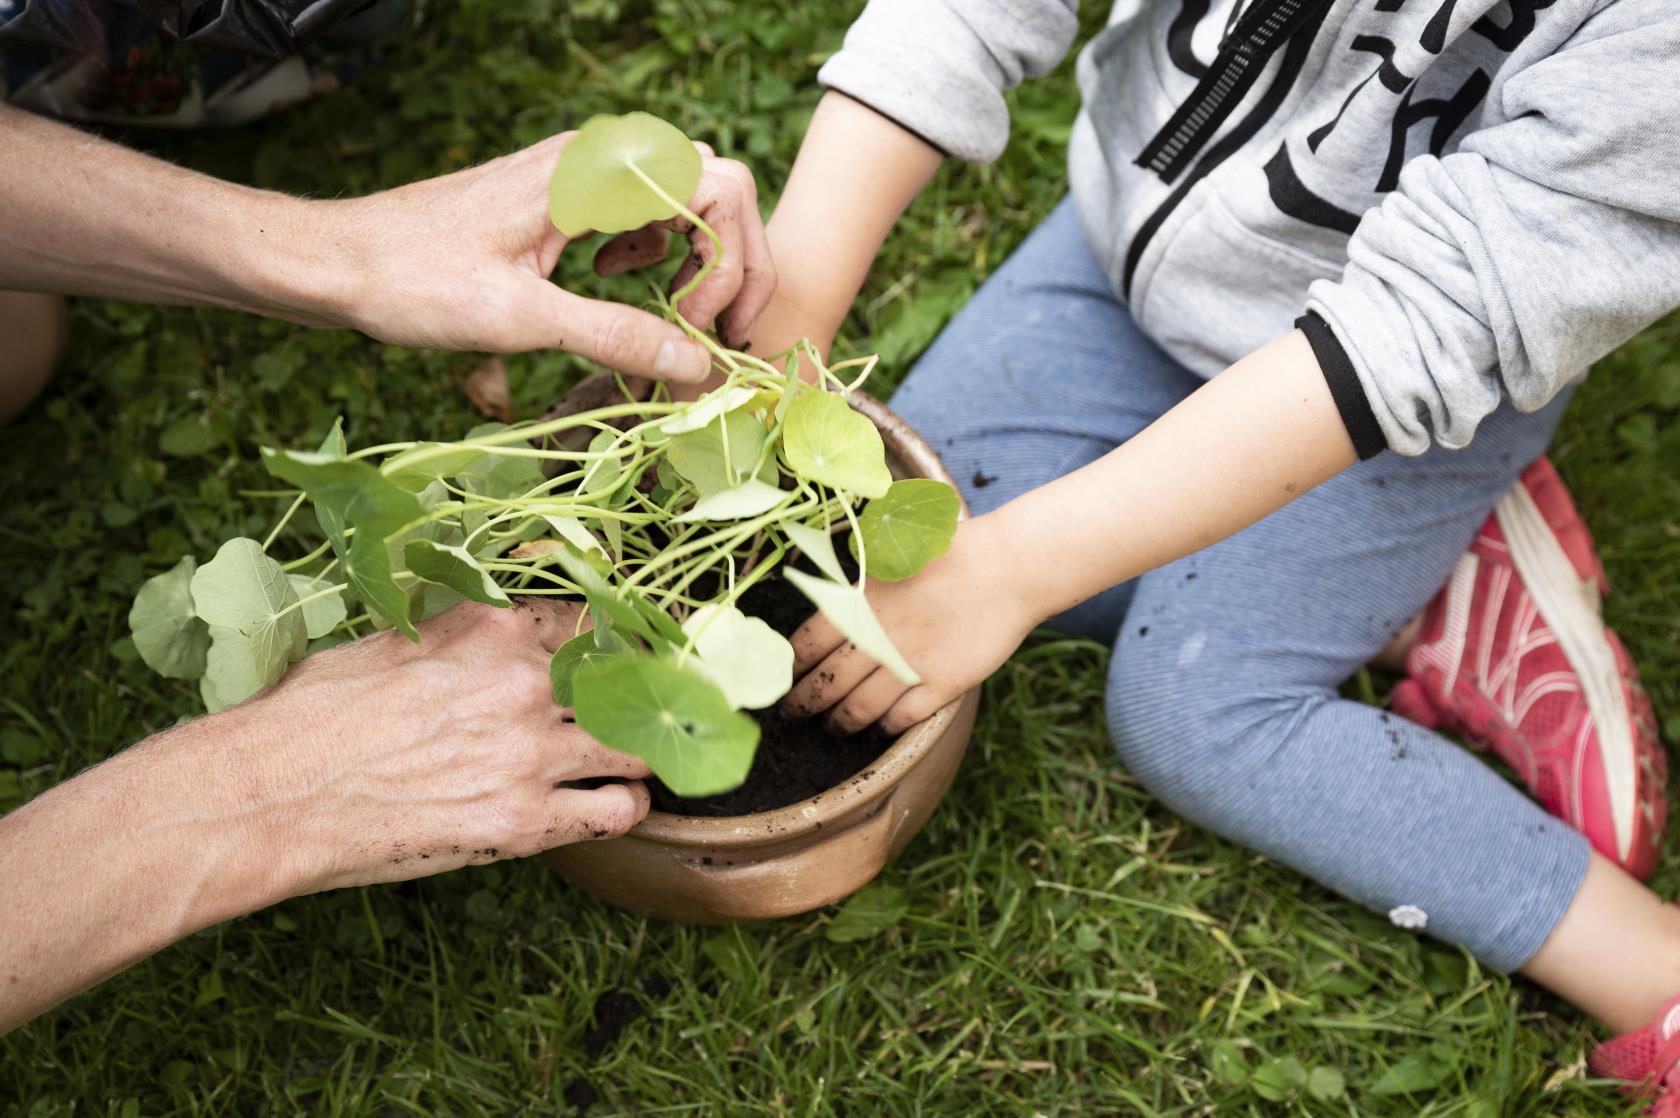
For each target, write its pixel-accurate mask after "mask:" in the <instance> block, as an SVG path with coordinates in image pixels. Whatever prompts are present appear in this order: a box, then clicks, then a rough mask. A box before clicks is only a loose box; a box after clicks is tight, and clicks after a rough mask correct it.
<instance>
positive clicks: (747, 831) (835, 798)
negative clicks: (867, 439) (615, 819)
mask: <svg viewBox="0 0 1680 1118" xmlns="http://www.w3.org/2000/svg"><path fill="white" fill-rule="evenodd" d="M850 402H851V405H852V407H854V408H856V409H857V410H858V411H860V412H862V413H863V414H864V415H866V416H868V417H869V419H870V422H872V423H874V424H875V426H876V428H877V429H879V430H880V432H881V438H882V440H883V441H885V442H886V444H887V453H888V455H889V456H890V457H892V458H896V459H897V460H898V461H899V463H900V464H901V465H902V466H904V467H905V469H906V472H907V473H908V474H909V475H910V476H913V477H925V478H932V479H934V480H936V481H943V482H946V483H947V484H949V485H951V486H952V487H953V488H955V487H956V482H955V481H954V480H953V479H952V477H951V474H950V471H948V470H946V469H945V464H944V463H943V462H941V461H940V460H939V455H938V454H936V453H935V452H934V450H933V448H932V447H930V446H928V445H927V443H926V442H924V441H923V440H922V438H921V436H920V435H918V434H916V433H915V431H913V430H912V429H911V427H910V425H909V424H908V423H906V422H904V420H903V419H901V418H900V417H899V416H898V414H897V413H896V412H894V411H893V410H892V409H890V408H888V407H887V406H886V405H885V404H883V403H881V402H880V401H879V400H877V399H875V397H873V396H871V395H869V394H868V393H867V392H862V391H858V392H854V393H852V396H851V401H850ZM967 514H968V510H967V509H966V508H965V509H964V510H963V513H962V515H964V516H967ZM967 698H968V694H967V693H965V694H963V695H959V696H957V697H956V698H955V699H953V700H951V701H950V702H949V703H947V704H945V706H943V707H941V708H940V709H939V710H937V711H935V712H934V713H933V714H932V715H930V716H929V717H927V718H924V719H923V720H922V721H920V722H918V723H916V724H915V725H914V726H912V727H910V728H909V729H908V730H906V731H904V733H902V734H900V735H899V736H898V740H897V741H895V742H893V743H892V745H890V746H888V747H887V751H886V752H885V753H883V754H881V755H880V756H879V757H877V758H876V759H875V761H874V763H873V764H871V765H870V766H869V767H868V768H867V769H865V770H864V771H863V773H862V774H859V775H854V776H849V777H847V778H846V779H845V780H843V781H841V782H840V783H839V784H836V785H834V786H833V787H832V788H826V789H824V790H823V791H821V792H818V793H817V794H816V795H815V796H812V797H811V798H810V799H807V800H800V801H799V802H798V803H793V804H788V805H787V806H786V807H778V808H772V809H771V810H769V811H760V812H755V813H754V814H752V815H724V816H702V815H673V814H671V813H669V812H664V811H653V812H649V813H648V815H647V817H646V818H645V819H643V820H642V821H641V822H640V823H638V824H636V826H634V827H633V828H631V829H630V832H629V833H630V834H631V835H633V836H635V837H636V838H639V839H642V840H644V841H646V842H654V843H660V844H664V845H671V846H704V847H707V848H711V849H730V848H735V847H743V846H754V845H757V844H759V843H762V842H764V841H765V840H766V839H768V838H771V837H774V838H775V839H776V840H777V841H783V840H786V839H793V838H799V837H802V836H804V835H807V834H813V833H815V832H817V831H819V830H821V829H822V828H824V827H826V826H828V825H829V824H831V823H835V822H837V821H839V820H841V819H843V818H844V817H846V816H847V815H849V814H851V813H853V812H855V811H856V810H857V809H858V807H859V806H860V805H863V804H866V803H869V802H871V801H875V800H879V799H881V798H882V797H884V796H885V794H886V793H887V792H889V791H890V790H891V789H892V787H893V786H894V785H896V784H897V783H898V782H899V781H901V780H903V779H904V777H905V776H906V775H908V774H909V773H910V771H911V770H912V769H914V768H915V767H916V765H917V764H919V763H920V762H921V760H922V758H924V757H925V756H927V754H928V753H929V752H930V751H931V750H932V749H933V747H934V744H935V743H936V742H938V741H939V739H940V737H941V736H943V734H944V733H945V731H946V729H947V728H948V727H949V726H950V725H951V723H952V722H953V721H955V720H956V717H957V712H958V711H959V710H960V709H961V707H962V704H963V702H964V700H965V699H967Z"/></svg>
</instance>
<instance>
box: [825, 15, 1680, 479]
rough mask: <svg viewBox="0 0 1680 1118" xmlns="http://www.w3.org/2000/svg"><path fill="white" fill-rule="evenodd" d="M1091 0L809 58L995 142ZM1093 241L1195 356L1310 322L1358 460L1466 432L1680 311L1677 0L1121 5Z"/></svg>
mask: <svg viewBox="0 0 1680 1118" xmlns="http://www.w3.org/2000/svg"><path fill="white" fill-rule="evenodd" d="M1076 4H1077V0H871V3H870V4H869V6H868V8H867V9H866V10H865V11H864V13H863V15H862V16H860V17H859V18H858V20H857V22H856V23H855V24H854V25H853V26H852V28H851V30H850V31H849V32H848V33H847V35H846V41H845V46H844V48H843V49H842V50H841V51H840V52H839V53H838V54H837V55H835V56H834V57H833V58H832V59H830V60H829V61H828V63H827V64H826V65H825V66H824V67H823V69H822V72H821V74H820V80H821V81H822V82H823V83H824V84H825V85H828V86H830V87H831V88H834V89H837V90H839V91H841V92H843V93H845V94H847V95H849V96H851V97H853V98H856V99H857V100H859V101H861V102H863V103H865V104H867V105H870V106H871V107H873V108H875V109H876V110H877V111H879V112H881V113H883V114H885V115H886V116H889V117H891V118H893V119H894V120H897V121H899V122H900V123H902V124H903V125H904V126H905V127H907V128H909V129H910V130H912V131H914V132H916V133H918V134H920V135H921V136H923V137H925V138H926V139H927V140H928V141H929V142H930V143H932V144H934V145H935V146H936V147H939V148H940V149H942V150H943V151H945V152H946V153H948V154H950V155H953V156H957V157H959V158H962V159H968V160H981V161H983V160H990V159H993V158H996V156H997V155H998V153H999V152H1001V151H1002V150H1003V147H1004V144H1005V142H1006V140H1007V137H1008V130H1009V120H1008V111H1007V109H1006V107H1005V103H1004V99H1003V93H1004V91H1005V90H1006V89H1008V88H1010V87H1011V86H1013V85H1015V84H1016V83H1018V82H1020V81H1021V80H1023V79H1025V78H1028V77H1034V76H1038V75H1042V74H1044V73H1046V72H1048V71H1049V70H1051V69H1052V68H1054V66H1055V65H1056V63H1057V62H1058V61H1059V60H1060V59H1061V58H1062V56H1063V55H1065V54H1066V52H1067V50H1068V49H1069V46H1070V45H1071V43H1072V41H1073V38H1074V36H1075V34H1076V32H1077V22H1076V20H1075V15H1074V10H1073V9H1074V7H1075V6H1076ZM1079 87H1080V90H1081V92H1082V93H1083V95H1084V108H1083V110H1082V111H1081V113H1080V115H1079V119H1078V121H1077V123H1076V124H1075V127H1074V131H1073V139H1072V142H1071V144H1070V146H1069V152H1068V169H1069V177H1070V179H1071V181H1072V187H1073V195H1074V198H1075V200H1076V202H1077V205H1078V208H1079V213H1080V216H1081V219H1082V221H1083V223H1084V227H1085V232H1086V236H1087V238H1088V239H1089V241H1090V243H1091V247H1092V249H1093V250H1094V251H1095V253H1096V255H1097V258H1098V259H1099V260H1100V261H1101V262H1102V265H1103V267H1104V269H1105V270H1106V271H1107V273H1108V276H1109V279H1110V282H1111V283H1112V284H1113V285H1114V289H1115V291H1116V292H1118V293H1119V294H1120V295H1121V296H1122V297H1123V298H1124V299H1125V300H1126V301H1127V303H1128V305H1129V306H1130V308H1131V312H1132V314H1133V316H1134V317H1135V318H1136V319H1137V321H1138V323H1139V325H1140V326H1141V327H1142V328H1143V329H1144V330H1146V331H1147V332H1148V333H1149V334H1150V335H1151V336H1153V337H1154V338H1155V339H1156V340H1157V341H1159V342H1160V343H1161V344H1162V345H1163V346H1164V347H1165V348H1166V349H1167V350H1168V351H1169V352H1170V353H1172V354H1173V355H1174V356H1175V357H1177V358H1178V359H1179V360H1180V361H1182V362H1183V363H1184V364H1185V365H1187V366H1188V367H1189V368H1191V369H1193V370H1195V371H1197V372H1199V373H1201V374H1202V375H1204V376H1208V375H1212V374H1213V373H1215V372H1217V371H1218V370H1220V369H1222V368H1223V367H1224V366H1226V365H1227V364H1229V363H1230V362H1232V361H1234V360H1235V359H1237V358H1239V357H1241V356H1242V355H1244V354H1245V353H1248V352H1249V351H1251V350H1253V349H1254V348H1256V347H1257V346H1259V345H1260V344H1262V343H1264V342H1266V341H1267V340H1269V339H1271V338H1273V337H1276V336H1277V335H1278V334H1281V333H1283V332H1285V331H1286V330H1288V329H1289V328H1290V326H1291V324H1294V323H1297V322H1298V321H1299V323H1300V324H1301V325H1302V327H1303V329H1305V330H1306V333H1307V336H1308V339H1309V340H1310V341H1311V342H1312V344H1313V348H1314V351H1315V352H1316V353H1317V355H1318V357H1319V362H1320V364H1321V365H1322V366H1323V367H1324V370H1325V375H1326V377H1327V379H1328V380H1329V382H1330V388H1331V391H1332V394H1333V395H1334V397H1335V399H1336V402H1337V405H1338V407H1339V408H1340V410H1341V413H1342V417H1343V419H1344V421H1345V422H1346V423H1347V426H1348V430H1349V433H1350V434H1351V435H1352V436H1353V438H1354V443H1355V445H1356V446H1357V447H1358V448H1359V450H1360V453H1361V454H1364V455H1370V454H1374V453H1377V452H1378V451H1379V450H1381V449H1382V448H1384V447H1392V448H1393V449H1395V450H1397V451H1400V452H1401V453H1406V454H1417V453H1421V452H1422V451H1423V450H1424V449H1425V448H1426V447H1428V446H1429V445H1430V443H1431V442H1432V441H1433V442H1437V443H1440V444H1443V445H1446V446H1452V447H1457V446H1463V445H1465V444H1466V443H1468V442H1469V441H1470V439H1471V437H1472V436H1473V435H1474V434H1475V431H1476V425H1477V424H1478V423H1479V422H1480V421H1481V419H1482V417H1483V416H1485V415H1487V414H1489V413H1490V412H1492V411H1493V410H1494V409H1495V408H1496V407H1497V406H1498V405H1499V403H1500V401H1501V400H1502V399H1510V400H1511V401H1512V402H1513V403H1514V404H1515V405H1516V406H1517V407H1519V408H1523V409H1530V410H1531V409H1534V408H1538V407H1540V406H1541V405H1542V404H1544V403H1545V402H1546V401H1547V400H1549V399H1551V398H1552V397H1553V396H1554V395H1555V394H1556V393H1557V392H1558V391H1559V390H1560V389H1561V388H1562V387H1563V386H1564V385H1566V384H1567V383H1569V382H1570V381H1572V380H1574V379H1577V378H1579V377H1580V376H1582V375H1584V374H1585V372H1586V370H1587V367H1588V366H1589V365H1590V364H1592V362H1594V361H1595V360H1597V359H1598V358H1599V357H1601V356H1603V355H1604V354H1605V353H1607V352H1609V351H1610V350H1611V349H1613V348H1615V347H1616V346H1618V345H1620V344H1621V343H1622V342H1624V341H1626V340H1627V339H1628V338H1629V337H1631V336H1632V335H1633V334H1634V333H1636V332H1637V331H1639V330H1640V329H1642V328H1643V327H1644V326H1646V325H1648V324H1649V323H1651V322H1653V321H1654V320H1656V319H1657V318H1658V317H1660V316H1661V315H1663V314H1664V313H1666V312H1667V311H1669V310H1671V309H1673V308H1674V307H1676V306H1680V0H1499V2H1497V3H1495V2H1491V0H1246V2H1242V0H1118V2H1117V3H1116V4H1115V6H1114V10H1113V13H1112V15H1111V17H1110V20H1109V24H1108V27H1107V28H1106V29H1105V30H1104V31H1103V32H1101V33H1100V34H1099V35H1098V36H1097V37H1096V38H1095V39H1094V40H1092V42H1091V44H1090V45H1089V46H1088V47H1087V48H1086V50H1085V52H1084V54H1083V55H1082V56H1081V57H1080V59H1079Z"/></svg>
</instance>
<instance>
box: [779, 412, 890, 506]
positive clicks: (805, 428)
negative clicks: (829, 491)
mask: <svg viewBox="0 0 1680 1118" xmlns="http://www.w3.org/2000/svg"><path fill="white" fill-rule="evenodd" d="M786 422H787V430H786V434H785V435H784V436H783V442H782V450H783V453H784V454H785V455H786V457H787V462H788V465H789V467H791V468H792V469H793V470H794V472H795V473H798V474H799V475H801V476H802V477H807V478H810V479H811V480H812V481H816V482H820V483H822V484H823V485H827V486H829V487H830V488H833V489H842V490H845V491H847V492H850V493H856V494H858V495H859V496H862V497H884V496H886V494H887V489H888V488H889V487H890V486H891V485H892V474H891V473H890V472H889V471H888V470H887V462H886V458H885V455H884V453H883V448H882V446H881V436H880V433H879V432H877V431H876V430H875V428H874V426H873V425H872V424H871V423H870V422H869V420H867V419H865V418H864V417H863V416H861V415H859V414H858V413H857V412H855V411H853V410H852V409H851V408H849V407H847V406H846V401H845V400H843V399H841V398H840V397H839V396H836V395H832V394H829V393H825V392H800V393H798V394H797V395H795V396H794V398H793V402H792V403H791V404H789V405H788V409H787V420H786Z"/></svg>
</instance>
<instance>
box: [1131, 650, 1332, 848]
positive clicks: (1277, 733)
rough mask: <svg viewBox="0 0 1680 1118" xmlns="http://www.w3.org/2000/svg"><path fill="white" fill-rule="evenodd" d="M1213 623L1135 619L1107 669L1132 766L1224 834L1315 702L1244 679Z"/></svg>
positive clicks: (1173, 802) (1177, 806)
mask: <svg viewBox="0 0 1680 1118" xmlns="http://www.w3.org/2000/svg"><path fill="white" fill-rule="evenodd" d="M1219 639H1220V638H1219V636H1218V635H1216V634H1214V633H1212V632H1210V631H1209V630H1206V629H1202V628H1196V627H1186V628H1181V627H1177V626H1173V625H1171V624H1170V623H1169V624H1165V625H1163V624H1159V623H1157V624H1156V625H1155V626H1154V627H1153V628H1152V627H1151V626H1149V625H1146V624H1141V623H1139V622H1137V621H1135V620H1133V621H1129V622H1128V623H1127V625H1126V627H1125V630H1124V632H1123V634H1122V636H1121V637H1120V639H1119V641H1118V642H1117V643H1116V645H1115V650H1114V658H1113V661H1112V663H1111V666H1110V670H1109V683H1108V726H1109V734H1110V736H1111V737H1112V738H1113V740H1114V747H1115V750H1116V752H1117V753H1118V754H1119V756H1120V760H1121V761H1122V762H1123V763H1124V764H1125V766H1126V768H1127V770H1128V771H1129V772H1130V773H1131V774H1132V775H1133V776H1134V777H1136V778H1137V780H1138V781H1139V783H1141V784H1142V785H1143V786H1144V787H1145V788H1147V789H1148V790H1149V791H1150V793H1151V794H1152V795H1153V796H1154V797H1155V798H1156V799H1158V800H1160V801H1161V802H1162V803H1164V804H1165V805H1166V806H1167V807H1169V808H1171V809H1172V810H1173V811H1175V812H1177V813H1178V814H1179V815H1182V816H1184V817H1185V818H1186V819H1189V820H1191V821H1193V822H1196V823H1199V824H1202V825H1204V826H1208V827H1211V828H1213V829H1215V830H1218V831H1221V832H1222V833H1230V832H1233V831H1241V830H1242V827H1241V820H1240V819H1239V818H1235V817H1234V816H1237V815H1240V814H1241V811H1242V808H1243V805H1244V804H1245V803H1250V802H1253V797H1252V796H1251V795H1245V793H1246V792H1251V791H1252V790H1253V789H1254V787H1255V786H1256V785H1257V783H1258V782H1259V781H1260V780H1261V779H1262V777H1263V773H1264V768H1265V766H1266V764H1267V763H1268V760H1269V759H1270V758H1272V757H1274V756H1275V755H1276V754H1277V753H1278V751H1279V749H1280V747H1281V746H1282V745H1283V744H1284V742H1285V741H1286V740H1287V738H1288V735H1289V733H1290V732H1291V729H1290V728H1291V726H1292V725H1294V724H1296V723H1298V721H1299V719H1300V717H1301V716H1302V714H1303V713H1304V712H1305V710H1306V709H1307V707H1308V706H1309V705H1310V703H1311V701H1312V699H1311V696H1309V695H1308V694H1306V693H1304V692H1303V691H1302V690H1300V689H1297V688H1290V687H1286V686H1272V685H1269V684H1265V683H1262V682H1259V681H1255V680H1252V679H1247V678H1245V676H1246V674H1247V673H1245V672H1244V671H1243V670H1242V668H1241V665H1240V664H1239V663H1237V662H1235V661H1232V660H1228V659H1224V658H1222V657H1221V656H1220V655H1219V649H1218V648H1217V647H1216V645H1217V643H1218V641H1219Z"/></svg>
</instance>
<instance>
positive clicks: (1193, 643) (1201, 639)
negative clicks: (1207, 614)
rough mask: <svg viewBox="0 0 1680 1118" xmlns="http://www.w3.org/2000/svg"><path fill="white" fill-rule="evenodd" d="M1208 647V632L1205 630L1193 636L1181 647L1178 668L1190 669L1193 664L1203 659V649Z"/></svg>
mask: <svg viewBox="0 0 1680 1118" xmlns="http://www.w3.org/2000/svg"><path fill="white" fill-rule="evenodd" d="M1206 647H1207V631H1206V630H1203V631H1201V632H1198V633H1195V634H1193V635H1192V636H1191V637H1190V639H1189V640H1187V641H1185V642H1184V643H1183V644H1182V645H1180V646H1179V649H1178V666H1179V667H1181V668H1188V667H1189V666H1190V665H1191V664H1194V663H1195V662H1196V661H1197V660H1198V659H1199V658H1200V657H1201V655H1202V649H1204V648H1206Z"/></svg>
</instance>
